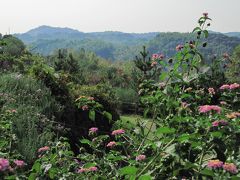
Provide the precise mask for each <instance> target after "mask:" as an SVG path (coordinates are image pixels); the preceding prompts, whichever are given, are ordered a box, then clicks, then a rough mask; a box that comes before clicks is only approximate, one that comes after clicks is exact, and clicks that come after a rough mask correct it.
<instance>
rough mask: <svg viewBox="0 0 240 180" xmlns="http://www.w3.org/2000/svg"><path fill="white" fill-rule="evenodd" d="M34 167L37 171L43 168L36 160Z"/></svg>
mask: <svg viewBox="0 0 240 180" xmlns="http://www.w3.org/2000/svg"><path fill="white" fill-rule="evenodd" d="M32 169H33V170H35V171H36V172H39V171H40V169H41V164H40V163H39V162H35V163H34V165H33V167H32Z"/></svg>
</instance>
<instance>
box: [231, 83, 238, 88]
mask: <svg viewBox="0 0 240 180" xmlns="http://www.w3.org/2000/svg"><path fill="white" fill-rule="evenodd" d="M239 87H240V85H239V84H237V83H234V84H230V89H236V88H239Z"/></svg>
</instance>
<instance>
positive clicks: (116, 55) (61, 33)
mask: <svg viewBox="0 0 240 180" xmlns="http://www.w3.org/2000/svg"><path fill="white" fill-rule="evenodd" d="M15 36H16V37H18V38H19V39H21V40H22V41H23V42H24V43H25V44H26V45H27V46H28V48H29V49H30V50H31V51H32V52H34V53H40V54H42V55H49V54H52V53H54V52H55V51H56V50H57V49H59V48H67V49H75V50H80V49H82V48H84V49H85V50H87V51H93V52H95V53H96V54H97V55H99V56H101V57H103V58H106V59H110V60H130V59H134V57H135V55H136V54H138V52H139V51H140V50H141V48H142V46H143V45H145V46H146V47H147V48H148V50H149V51H150V52H151V53H157V52H161V53H164V54H165V55H166V56H167V57H170V56H172V55H173V54H174V53H175V47H176V46H177V45H178V44H183V43H184V42H186V41H189V40H190V39H192V38H193V36H192V34H191V33H177V32H173V33H172V32H168V33H157V32H150V33H123V32H117V31H106V32H92V33H84V32H80V31H78V30H74V29H70V28H58V27H50V26H40V27H38V28H35V29H32V30H30V31H28V32H26V33H23V34H16V35H15ZM237 36H238V37H240V33H226V34H221V33H216V32H211V33H210V35H209V38H208V40H207V41H208V42H209V44H208V47H207V48H204V52H203V54H204V55H205V56H209V55H213V54H222V53H224V52H228V53H231V52H232V50H233V49H234V47H236V46H237V45H239V44H240V38H238V37H237Z"/></svg>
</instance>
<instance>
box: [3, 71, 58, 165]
mask: <svg viewBox="0 0 240 180" xmlns="http://www.w3.org/2000/svg"><path fill="white" fill-rule="evenodd" d="M0 83H1V87H0V93H1V97H0V98H1V101H0V102H1V106H0V107H1V112H2V113H4V112H6V111H10V112H12V111H13V112H15V113H16V115H15V116H11V118H9V121H12V123H13V132H14V134H16V137H17V138H18V141H17V143H16V144H15V146H16V147H15V148H16V149H17V151H19V153H20V154H21V155H23V156H24V157H25V160H26V161H28V162H31V161H32V160H33V159H34V157H35V152H36V150H37V149H38V148H39V147H41V146H43V145H44V144H45V143H46V142H47V141H48V140H51V138H52V137H53V132H52V131H51V124H52V123H51V121H53V120H54V116H55V114H57V113H58V112H59V110H60V106H59V105H58V104H57V103H56V101H55V100H54V98H53V97H52V96H51V93H50V91H49V90H48V89H47V88H46V87H45V86H44V85H43V84H42V83H40V82H37V81H36V80H34V79H32V78H29V77H25V76H23V75H21V74H4V75H1V77H0Z"/></svg>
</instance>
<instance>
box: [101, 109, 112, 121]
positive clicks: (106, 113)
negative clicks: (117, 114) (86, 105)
mask: <svg viewBox="0 0 240 180" xmlns="http://www.w3.org/2000/svg"><path fill="white" fill-rule="evenodd" d="M103 115H104V116H105V117H106V118H107V119H108V120H109V121H112V114H111V113H109V112H107V111H104V112H103Z"/></svg>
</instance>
